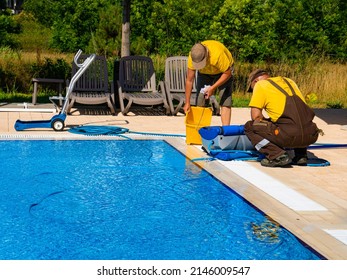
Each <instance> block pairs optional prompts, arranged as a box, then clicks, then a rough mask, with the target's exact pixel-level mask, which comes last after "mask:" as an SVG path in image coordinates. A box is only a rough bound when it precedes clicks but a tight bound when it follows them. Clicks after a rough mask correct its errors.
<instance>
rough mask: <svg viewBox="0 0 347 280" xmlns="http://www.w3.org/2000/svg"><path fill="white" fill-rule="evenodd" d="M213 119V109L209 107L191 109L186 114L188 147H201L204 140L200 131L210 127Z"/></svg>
mask: <svg viewBox="0 0 347 280" xmlns="http://www.w3.org/2000/svg"><path fill="white" fill-rule="evenodd" d="M211 119H212V108H209V107H190V110H189V111H188V112H187V114H186V118H185V122H186V143H187V144H188V145H192V144H195V145H201V144H202V140H201V136H200V134H199V129H200V128H202V127H204V126H210V125H211Z"/></svg>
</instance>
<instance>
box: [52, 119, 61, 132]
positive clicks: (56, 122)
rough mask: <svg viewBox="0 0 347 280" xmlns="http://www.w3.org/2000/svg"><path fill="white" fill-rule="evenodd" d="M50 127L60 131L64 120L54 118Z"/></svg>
mask: <svg viewBox="0 0 347 280" xmlns="http://www.w3.org/2000/svg"><path fill="white" fill-rule="evenodd" d="M52 128H53V129H54V130H55V131H62V130H63V129H64V121H63V120H60V119H56V120H54V121H53V122H52Z"/></svg>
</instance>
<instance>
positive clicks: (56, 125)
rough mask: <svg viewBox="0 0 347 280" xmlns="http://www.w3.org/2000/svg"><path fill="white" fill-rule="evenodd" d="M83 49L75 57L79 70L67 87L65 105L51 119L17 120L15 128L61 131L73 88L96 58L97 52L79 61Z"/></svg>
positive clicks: (19, 129)
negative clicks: (81, 61)
mask: <svg viewBox="0 0 347 280" xmlns="http://www.w3.org/2000/svg"><path fill="white" fill-rule="evenodd" d="M81 53H82V51H81V50H78V52H77V53H76V55H75V57H74V61H75V64H76V65H77V67H79V69H78V71H77V72H76V74H75V75H73V77H72V78H71V82H70V84H69V86H68V88H67V89H66V96H65V102H64V104H63V107H62V109H61V111H60V113H59V114H58V115H55V116H53V117H52V118H51V119H50V120H46V121H45V120H41V121H21V120H17V121H16V123H15V124H14V128H15V130H17V131H21V130H25V129H30V128H53V129H54V130H55V131H61V130H63V129H64V126H65V124H64V122H65V119H66V108H67V106H68V103H69V96H70V94H71V92H72V91H73V88H74V87H75V84H76V82H77V80H78V79H79V78H80V77H81V76H82V74H83V73H84V72H85V71H86V70H87V68H88V67H89V65H90V64H91V63H92V62H93V60H94V59H95V56H96V55H95V54H92V55H90V56H89V57H87V58H86V59H85V60H84V61H83V63H78V58H79V56H80V55H81Z"/></svg>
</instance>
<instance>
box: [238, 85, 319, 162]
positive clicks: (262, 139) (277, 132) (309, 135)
mask: <svg viewBox="0 0 347 280" xmlns="http://www.w3.org/2000/svg"><path fill="white" fill-rule="evenodd" d="M267 81H268V82H270V83H271V84H272V85H273V86H274V87H276V88H277V89H278V90H279V91H280V92H282V93H283V94H285V95H286V104H285V108H284V112H283V114H282V115H281V116H280V117H279V118H278V120H277V121H276V122H275V123H273V122H271V121H268V120H260V121H259V120H255V121H248V122H247V123H246V124H245V134H246V135H247V137H248V138H249V140H250V141H251V142H252V144H253V145H254V147H255V148H256V149H257V150H258V151H259V152H261V153H262V154H264V155H265V156H266V157H267V158H268V159H269V160H273V159H275V158H277V157H278V156H280V155H282V154H284V153H285V150H284V149H285V148H296V149H295V152H298V153H300V154H306V149H307V147H308V146H309V145H311V144H313V143H315V142H316V141H317V138H318V133H319V129H318V128H317V125H316V124H315V123H314V122H312V120H313V118H314V116H315V114H314V112H313V111H312V109H311V108H310V107H309V106H308V105H307V104H306V103H305V102H303V101H302V100H301V99H300V97H299V96H297V95H296V93H295V91H294V89H293V87H292V86H291V84H290V83H289V82H288V81H287V80H286V79H285V78H284V81H285V82H286V84H287V85H288V86H289V88H290V90H291V92H292V94H293V95H292V96H290V95H289V94H288V93H287V92H286V91H285V90H284V89H283V88H281V87H280V86H279V85H278V84H276V83H275V82H274V81H272V80H270V79H268V80H267Z"/></svg>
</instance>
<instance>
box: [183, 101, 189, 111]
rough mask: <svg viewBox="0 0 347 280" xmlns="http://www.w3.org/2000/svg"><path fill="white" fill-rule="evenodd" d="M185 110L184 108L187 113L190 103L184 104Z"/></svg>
mask: <svg viewBox="0 0 347 280" xmlns="http://www.w3.org/2000/svg"><path fill="white" fill-rule="evenodd" d="M183 110H184V113H185V114H187V113H188V111H189V110H190V104H189V103H186V104H184V106H183Z"/></svg>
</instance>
